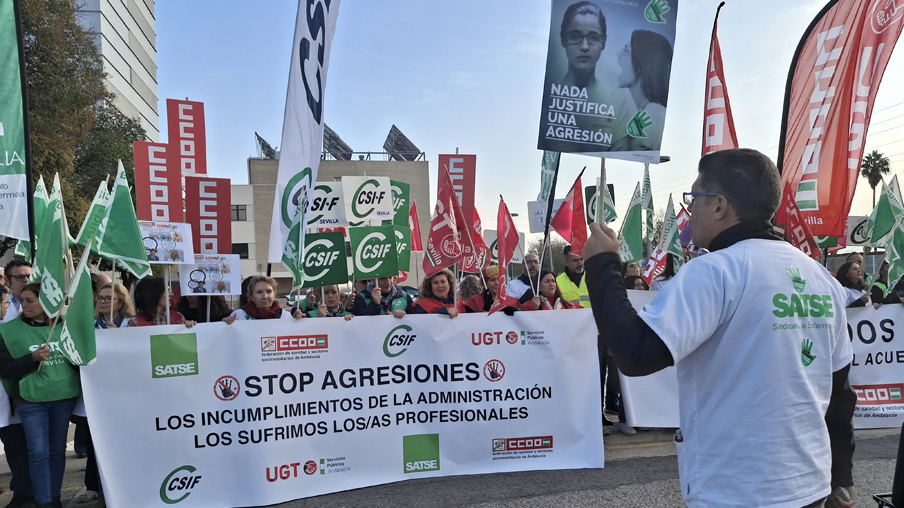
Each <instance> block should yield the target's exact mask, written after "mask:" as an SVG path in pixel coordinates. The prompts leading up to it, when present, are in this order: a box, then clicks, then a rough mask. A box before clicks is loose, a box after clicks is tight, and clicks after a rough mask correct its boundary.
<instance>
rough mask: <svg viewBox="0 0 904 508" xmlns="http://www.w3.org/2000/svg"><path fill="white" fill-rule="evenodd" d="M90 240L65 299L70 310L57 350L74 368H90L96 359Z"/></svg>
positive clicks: (64, 322) (66, 315)
mask: <svg viewBox="0 0 904 508" xmlns="http://www.w3.org/2000/svg"><path fill="white" fill-rule="evenodd" d="M93 242H94V240H93V239H89V240H88V244H89V245H90V247H89V246H86V247H85V252H84V253H83V254H82V259H81V261H79V263H78V268H77V269H76V270H75V278H74V279H72V285H70V286H69V291H68V293H66V297H67V298H68V299H69V306H68V307H67V309H66V310H65V312H64V316H63V330H62V332H61V333H60V346H61V349H62V351H63V356H65V357H66V359H67V360H69V362H70V363H72V364H73V365H90V364H92V363H94V360H95V359H96V357H97V346H96V343H95V336H94V292H93V291H92V287H91V272H89V271H88V256H89V253H90V250H91V249H92V248H93V245H91V244H92V243H93Z"/></svg>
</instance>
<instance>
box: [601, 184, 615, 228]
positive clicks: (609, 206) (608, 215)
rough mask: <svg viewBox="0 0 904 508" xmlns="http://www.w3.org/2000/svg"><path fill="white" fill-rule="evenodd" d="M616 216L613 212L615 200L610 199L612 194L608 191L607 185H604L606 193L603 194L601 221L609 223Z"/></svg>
mask: <svg viewBox="0 0 904 508" xmlns="http://www.w3.org/2000/svg"><path fill="white" fill-rule="evenodd" d="M617 218H618V214H617V213H616V212H615V201H613V200H612V194H610V193H609V186H608V185H607V186H606V194H605V195H604V196H603V222H605V223H606V224H609V223H610V222H612V221H614V220H615V219H617Z"/></svg>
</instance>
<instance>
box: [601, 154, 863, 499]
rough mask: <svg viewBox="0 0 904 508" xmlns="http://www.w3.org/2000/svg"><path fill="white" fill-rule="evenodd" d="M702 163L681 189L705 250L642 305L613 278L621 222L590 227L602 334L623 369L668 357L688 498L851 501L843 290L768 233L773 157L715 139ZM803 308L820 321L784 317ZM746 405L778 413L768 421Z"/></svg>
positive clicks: (648, 367)
mask: <svg viewBox="0 0 904 508" xmlns="http://www.w3.org/2000/svg"><path fill="white" fill-rule="evenodd" d="M698 171H699V176H698V177H697V180H696V181H695V182H694V184H693V187H692V192H691V193H686V194H685V199H686V201H687V202H688V204H689V205H690V206H689V209H688V210H689V211H690V213H691V218H690V221H691V226H692V230H693V241H694V244H696V245H698V246H700V247H705V248H707V249H709V251H710V253H709V254H707V255H706V256H703V257H701V258H700V259H695V260H694V261H693V262H691V263H689V264H688V265H687V266H686V267H684V268H683V269H682V270H681V271H680V272H679V273H678V274H677V275H676V276H675V278H674V279H673V280H672V281H671V282H670V283H669V285H668V286H666V287H665V288H664V289H663V290H662V291H660V292H659V293H658V294H657V296H656V297H655V298H654V299H653V301H652V302H650V303H648V304H647V305H646V306H645V307H644V308H643V309H642V310H641V311H640V312H638V311H636V310H635V309H634V308H633V307H632V306H631V304H630V302H629V301H628V299H627V295H626V291H625V290H624V288H622V287H621V284H619V278H620V277H619V275H620V274H619V271H620V264H621V263H620V262H619V256H618V252H619V242H618V238H617V235H616V233H615V232H614V231H612V230H611V229H610V228H609V227H607V226H605V225H601V224H593V225H591V226H590V229H591V236H590V239H589V240H588V242H587V244H586V245H585V246H584V254H585V256H587V283H588V286H589V288H590V299H591V301H592V302H593V313H594V317H595V319H596V323H597V327H598V328H599V331H600V333H601V336H602V337H601V340H605V341H606V343H607V344H608V346H609V348H610V349H611V350H612V352H613V354H614V355H615V359H616V361H617V363H618V367H619V369H620V370H621V372H622V373H624V374H625V375H628V376H642V375H648V374H651V373H653V372H656V371H658V370H661V369H663V368H666V367H668V366H670V365H676V367H677V377H678V389H679V413H680V417H681V429H680V431H679V433H678V434H677V435H676V438H675V441H676V445H677V448H678V463H679V473H680V480H681V493H682V496H683V497H684V499H685V501H686V502H687V504H688V505H689V506H704V505H705V506H750V505H751V504H755V505H757V506H789V507H810V506H821V503H822V501H823V500H824V499H826V498H827V497H829V499H828V500H827V502H826V506H827V507H832V508H835V507H845V508H849V507H851V506H853V504H854V500H855V499H856V496H855V495H854V489H853V483H854V482H853V477H852V474H851V471H852V455H853V445H854V441H853V428H852V425H851V419H852V417H853V412H854V408H855V405H856V401H857V397H856V395H855V394H854V392H853V391H852V390H851V388H850V384H849V382H848V379H847V376H848V371H849V369H850V364H851V361H852V357H853V354H852V351H851V345H850V340H849V338H848V334H847V323H846V322H845V311H844V309H843V307H842V304H843V302H844V300H845V296H844V289H843V288H842V287H841V286H839V284H838V283H837V282H836V281H835V280H833V279H832V278H831V277H830V276H829V274H828V272H827V271H826V270H824V269H823V268H822V267H821V266H819V265H818V264H817V263H814V262H813V261H812V260H811V259H810V258H808V257H807V256H806V255H804V254H803V253H802V252H800V251H799V250H797V249H796V248H794V247H793V246H791V245H790V244H788V243H786V242H784V241H781V240H779V239H778V238H777V237H775V236H774V234H773V233H772V227H771V224H770V222H769V221H770V219H771V218H772V217H773V216H774V214H775V211H776V210H777V209H778V205H779V202H780V201H781V184H780V179H779V175H778V170H777V169H776V167H775V165H774V164H773V163H772V161H771V160H769V158H768V157H766V156H765V155H763V154H761V153H759V152H756V151H755V150H747V149H734V150H721V151H717V152H713V153H711V154H708V155H706V156H704V157H703V158H702V159H701V160H700V163H699V166H698ZM688 198H690V199H688ZM801 294H803V295H804V296H800V295H801ZM803 298H807V299H808V300H809V301H815V300H817V299H818V300H820V301H821V302H823V304H824V306H825V309H824V310H823V311H822V312H820V313H819V314H818V315H817V313H815V312H811V313H808V315H807V316H806V317H804V316H802V315H801V310H800V308H801V307H800V306H799V305H795V304H793V303H792V302H794V301H800V300H801V299H803ZM801 319H805V320H806V322H807V323H808V324H814V325H819V326H813V327H809V326H808V327H807V328H806V329H803V327H801V326H778V325H784V324H788V325H797V324H798V323H801V322H803V321H801ZM752 415H769V418H770V419H771V420H772V421H776V422H784V423H783V424H780V425H777V426H775V425H773V426H771V427H770V428H769V429H768V431H764V428H763V424H762V419H760V418H755V417H752ZM848 495H850V496H851V497H853V498H854V500H851V501H846V500H845V498H847V497H848Z"/></svg>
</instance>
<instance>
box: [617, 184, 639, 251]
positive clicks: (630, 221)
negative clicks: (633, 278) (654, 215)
mask: <svg viewBox="0 0 904 508" xmlns="http://www.w3.org/2000/svg"><path fill="white" fill-rule="evenodd" d="M642 207H643V204H642V197H641V192H640V182H637V186H636V187H635V188H634V194H633V195H632V197H631V204H629V205H628V213H626V214H625V220H624V221H623V222H622V227H621V231H620V232H619V234H618V254H619V257H621V260H622V263H634V262H636V261H640V260H642V259H643V218H642V217H641V216H642V215H643V209H642Z"/></svg>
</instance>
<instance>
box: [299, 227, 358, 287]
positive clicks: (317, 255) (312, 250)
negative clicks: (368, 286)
mask: <svg viewBox="0 0 904 508" xmlns="http://www.w3.org/2000/svg"><path fill="white" fill-rule="evenodd" d="M304 241H305V246H304V286H303V287H316V286H326V285H328V284H345V283H347V282H348V258H347V257H346V256H345V235H343V234H342V233H308V234H307V235H305V237H304Z"/></svg>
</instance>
